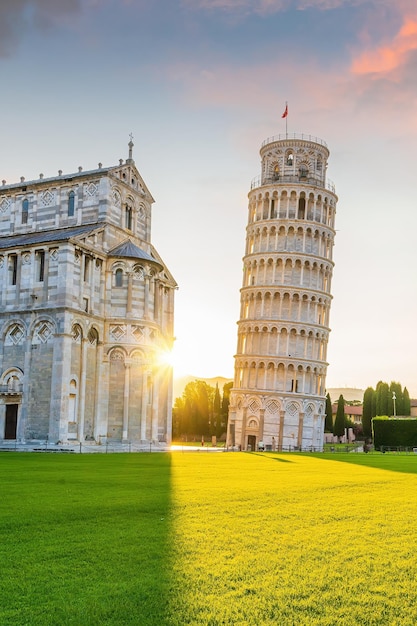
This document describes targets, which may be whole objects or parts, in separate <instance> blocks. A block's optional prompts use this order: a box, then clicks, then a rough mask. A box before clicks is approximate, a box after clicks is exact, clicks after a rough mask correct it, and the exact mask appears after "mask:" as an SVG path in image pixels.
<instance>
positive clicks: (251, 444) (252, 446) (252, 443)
mask: <svg viewBox="0 0 417 626" xmlns="http://www.w3.org/2000/svg"><path fill="white" fill-rule="evenodd" d="M248 450H252V452H255V450H256V437H255V435H248Z"/></svg>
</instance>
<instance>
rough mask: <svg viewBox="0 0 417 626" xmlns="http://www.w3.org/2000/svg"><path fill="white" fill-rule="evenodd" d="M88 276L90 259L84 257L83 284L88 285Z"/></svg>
mask: <svg viewBox="0 0 417 626" xmlns="http://www.w3.org/2000/svg"><path fill="white" fill-rule="evenodd" d="M89 274H90V257H88V256H85V257H84V282H85V283H88V279H89Z"/></svg>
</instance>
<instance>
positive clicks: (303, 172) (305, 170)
mask: <svg viewBox="0 0 417 626" xmlns="http://www.w3.org/2000/svg"><path fill="white" fill-rule="evenodd" d="M298 173H299V175H300V178H307V176H308V167H307V165H305V164H304V163H302V164H301V165H300V169H299V170H298Z"/></svg>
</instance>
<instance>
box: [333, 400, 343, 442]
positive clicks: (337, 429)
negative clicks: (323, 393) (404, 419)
mask: <svg viewBox="0 0 417 626" xmlns="http://www.w3.org/2000/svg"><path fill="white" fill-rule="evenodd" d="M345 421H346V419H345V400H344V398H343V396H342V395H340V396H339V400H338V401H337V412H336V419H335V421H334V427H333V434H334V435H336V437H343V435H344V434H345Z"/></svg>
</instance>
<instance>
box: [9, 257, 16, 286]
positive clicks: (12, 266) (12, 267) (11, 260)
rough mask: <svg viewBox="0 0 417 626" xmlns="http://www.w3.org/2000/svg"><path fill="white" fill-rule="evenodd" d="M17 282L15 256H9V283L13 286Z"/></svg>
mask: <svg viewBox="0 0 417 626" xmlns="http://www.w3.org/2000/svg"><path fill="white" fill-rule="evenodd" d="M16 281H17V254H9V283H10V285H15V284H16Z"/></svg>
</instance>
